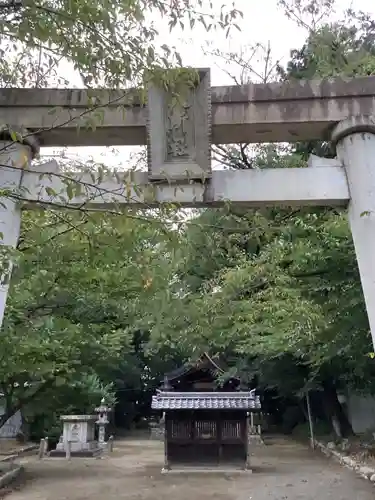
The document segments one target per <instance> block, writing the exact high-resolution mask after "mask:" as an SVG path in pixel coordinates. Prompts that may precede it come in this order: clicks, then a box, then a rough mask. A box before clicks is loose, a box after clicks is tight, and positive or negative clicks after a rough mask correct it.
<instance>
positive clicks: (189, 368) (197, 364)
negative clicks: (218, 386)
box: [164, 352, 227, 381]
mask: <svg viewBox="0 0 375 500" xmlns="http://www.w3.org/2000/svg"><path fill="white" fill-rule="evenodd" d="M203 367H206V368H209V369H210V370H211V371H212V372H214V373H215V375H220V374H223V373H224V372H225V371H226V370H227V366H226V365H225V363H224V362H223V360H219V359H218V358H216V357H215V358H214V357H211V356H209V355H208V354H207V353H206V352H204V353H203V354H202V355H201V356H200V357H199V358H198V359H196V360H195V361H190V362H188V363H185V364H184V365H183V366H181V367H179V368H176V369H175V370H172V371H170V372H169V373H166V374H165V376H164V380H165V379H166V380H168V381H172V380H176V379H178V378H180V377H183V376H184V375H187V374H188V373H190V372H193V371H195V370H197V369H200V368H203Z"/></svg>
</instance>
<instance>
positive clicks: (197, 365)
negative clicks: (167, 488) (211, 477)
mask: <svg viewBox="0 0 375 500" xmlns="http://www.w3.org/2000/svg"><path fill="white" fill-rule="evenodd" d="M223 374H224V368H223V365H222V364H221V363H220V365H219V363H218V362H217V361H216V360H214V359H212V358H211V357H210V356H209V355H208V354H206V353H205V354H203V355H202V356H201V357H200V358H199V359H198V360H197V361H196V362H193V363H189V364H186V365H184V366H182V367H181V368H178V369H177V370H175V371H173V372H171V373H168V374H166V375H165V377H164V382H163V384H162V387H161V389H160V390H158V391H157V394H156V395H155V396H153V398H152V408H153V409H154V410H160V411H162V412H163V417H164V422H165V432H164V456H165V464H164V467H165V469H167V470H168V469H170V468H172V467H174V466H176V467H178V466H186V465H190V466H205V467H213V466H215V467H220V466H222V467H223V466H226V465H230V466H238V467H241V468H244V469H247V468H249V453H248V414H249V412H256V411H260V408H261V405H260V399H259V397H258V396H256V395H255V390H252V391H249V390H244V388H243V387H242V386H241V382H240V380H239V379H237V378H230V379H226V380H225V382H224V383H223V384H221V385H218V377H220V375H223Z"/></svg>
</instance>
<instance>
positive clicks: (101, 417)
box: [95, 398, 112, 448]
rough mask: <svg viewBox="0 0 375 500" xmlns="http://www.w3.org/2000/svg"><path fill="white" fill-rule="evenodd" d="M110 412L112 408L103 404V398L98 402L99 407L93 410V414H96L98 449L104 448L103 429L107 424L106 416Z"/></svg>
mask: <svg viewBox="0 0 375 500" xmlns="http://www.w3.org/2000/svg"><path fill="white" fill-rule="evenodd" d="M111 411H112V408H110V407H109V406H107V405H106V404H105V399H104V398H103V399H102V400H101V402H100V406H98V407H97V408H95V412H96V413H97V414H98V418H97V421H96V425H97V426H98V429H99V432H98V446H99V448H105V447H106V444H107V443H106V441H105V428H106V425H107V424H109V420H108V414H109V413H110V412H111Z"/></svg>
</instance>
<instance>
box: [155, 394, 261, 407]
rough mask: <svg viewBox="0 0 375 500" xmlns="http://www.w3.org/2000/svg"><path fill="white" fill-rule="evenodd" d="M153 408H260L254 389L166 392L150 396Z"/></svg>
mask: <svg viewBox="0 0 375 500" xmlns="http://www.w3.org/2000/svg"><path fill="white" fill-rule="evenodd" d="M151 408H152V409H154V410H260V408H261V404H260V399H259V396H257V395H255V391H254V390H252V391H236V392H175V391H171V392H167V391H157V394H156V396H153V397H152V404H151Z"/></svg>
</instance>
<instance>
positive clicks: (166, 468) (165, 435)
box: [164, 414, 170, 470]
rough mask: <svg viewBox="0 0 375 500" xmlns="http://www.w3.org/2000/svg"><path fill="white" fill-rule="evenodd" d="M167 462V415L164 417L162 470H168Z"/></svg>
mask: <svg viewBox="0 0 375 500" xmlns="http://www.w3.org/2000/svg"><path fill="white" fill-rule="evenodd" d="M169 469H170V466H169V460H168V417H167V414H165V416H164V470H169Z"/></svg>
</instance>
